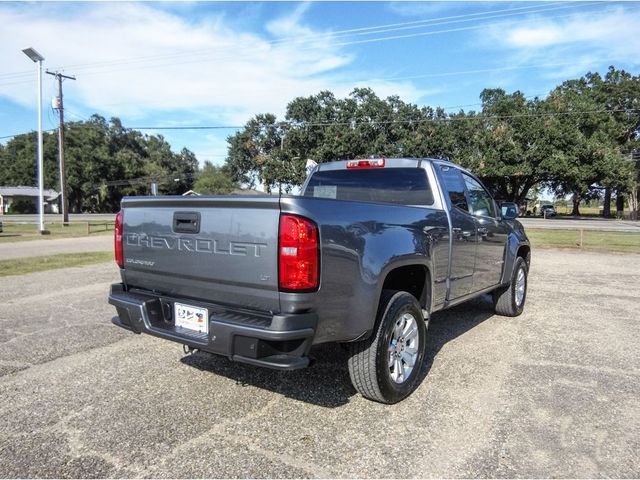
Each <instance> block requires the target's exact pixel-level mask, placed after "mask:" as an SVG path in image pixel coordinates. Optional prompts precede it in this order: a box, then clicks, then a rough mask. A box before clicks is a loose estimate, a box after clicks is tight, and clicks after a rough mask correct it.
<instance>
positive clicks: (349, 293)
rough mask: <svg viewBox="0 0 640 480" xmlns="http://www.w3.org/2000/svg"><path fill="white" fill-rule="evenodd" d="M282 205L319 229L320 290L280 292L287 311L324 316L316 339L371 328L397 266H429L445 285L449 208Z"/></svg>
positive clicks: (326, 202)
mask: <svg viewBox="0 0 640 480" xmlns="http://www.w3.org/2000/svg"><path fill="white" fill-rule="evenodd" d="M281 209H282V212H283V213H294V214H299V215H302V216H305V217H307V218H309V219H311V220H313V221H315V222H316V223H317V224H318V226H319V229H320V243H321V250H320V251H321V281H320V288H319V290H318V291H317V292H314V293H309V294H291V293H281V294H280V305H281V308H282V311H283V312H287V313H294V312H299V311H305V310H313V311H316V312H317V313H318V316H319V320H320V323H319V325H318V331H317V332H316V338H315V343H322V342H326V341H333V340H341V341H344V340H353V339H356V338H358V337H360V336H362V335H363V334H366V333H367V332H369V331H371V330H372V328H373V326H374V321H375V317H376V312H377V308H378V300H379V298H380V293H381V289H382V285H383V283H384V279H385V278H386V276H387V274H388V273H389V272H390V271H391V270H393V269H394V268H397V267H400V266H404V265H415V264H418V265H423V266H425V267H426V268H427V269H428V271H429V272H430V275H431V278H432V282H433V283H434V284H436V283H437V284H440V285H444V281H445V280H446V275H447V265H448V263H447V262H448V224H447V218H446V214H445V213H444V211H441V210H435V209H429V208H423V207H408V206H402V205H391V204H384V205H383V204H377V203H367V202H351V201H339V200H330V199H319V198H305V197H284V198H282V200H281Z"/></svg>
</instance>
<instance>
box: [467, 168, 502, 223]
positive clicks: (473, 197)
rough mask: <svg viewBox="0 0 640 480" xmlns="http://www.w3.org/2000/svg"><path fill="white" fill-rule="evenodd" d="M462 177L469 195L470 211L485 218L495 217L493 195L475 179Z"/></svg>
mask: <svg viewBox="0 0 640 480" xmlns="http://www.w3.org/2000/svg"><path fill="white" fill-rule="evenodd" d="M462 176H463V177H464V183H465V184H466V186H467V192H468V193H469V206H470V209H469V211H470V212H471V214H472V215H479V216H483V217H495V216H496V206H495V203H494V201H493V199H492V198H491V195H489V194H488V193H487V191H486V190H485V189H484V187H483V186H482V185H480V183H478V182H477V181H476V180H475V179H474V178H471V177H470V176H468V175H464V174H463V175H462Z"/></svg>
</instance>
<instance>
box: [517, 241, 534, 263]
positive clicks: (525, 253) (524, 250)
mask: <svg viewBox="0 0 640 480" xmlns="http://www.w3.org/2000/svg"><path fill="white" fill-rule="evenodd" d="M517 257H522V258H524V259H525V261H526V262H527V266H528V265H529V263H531V247H530V246H529V245H521V246H520V248H518V253H517V254H516V258H517Z"/></svg>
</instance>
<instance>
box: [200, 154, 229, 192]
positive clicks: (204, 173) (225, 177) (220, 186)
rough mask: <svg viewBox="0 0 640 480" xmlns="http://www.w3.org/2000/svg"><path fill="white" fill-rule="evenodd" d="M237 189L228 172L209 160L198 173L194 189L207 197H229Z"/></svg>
mask: <svg viewBox="0 0 640 480" xmlns="http://www.w3.org/2000/svg"><path fill="white" fill-rule="evenodd" d="M235 188H237V185H236V183H235V182H234V181H233V180H232V178H231V176H230V175H229V174H228V172H227V171H226V170H225V169H224V168H222V167H217V166H215V165H214V164H213V163H211V162H210V161H208V160H207V161H205V162H204V165H203V167H202V168H201V169H200V170H199V171H198V174H197V179H196V181H195V183H194V185H193V189H194V190H195V191H196V192H197V193H200V194H206V195H227V194H229V193H231V192H232V191H233V190H234V189H235Z"/></svg>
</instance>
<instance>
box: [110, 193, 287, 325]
mask: <svg viewBox="0 0 640 480" xmlns="http://www.w3.org/2000/svg"><path fill="white" fill-rule="evenodd" d="M122 207H123V211H124V235H123V237H124V238H123V243H124V245H123V249H124V270H123V278H124V281H125V283H126V284H127V287H128V288H141V289H145V290H153V291H155V292H158V293H161V294H163V295H167V296H172V297H179V298H192V299H194V300H195V301H198V300H201V301H203V302H211V303H220V304H226V305H242V306H243V307H245V308H249V309H255V310H260V311H272V312H277V311H279V310H280V305H279V295H278V264H277V259H278V256H277V249H278V224H279V216H280V202H279V199H278V197H266V196H265V197H148V198H140V197H135V198H125V199H124V200H123V201H122Z"/></svg>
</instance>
